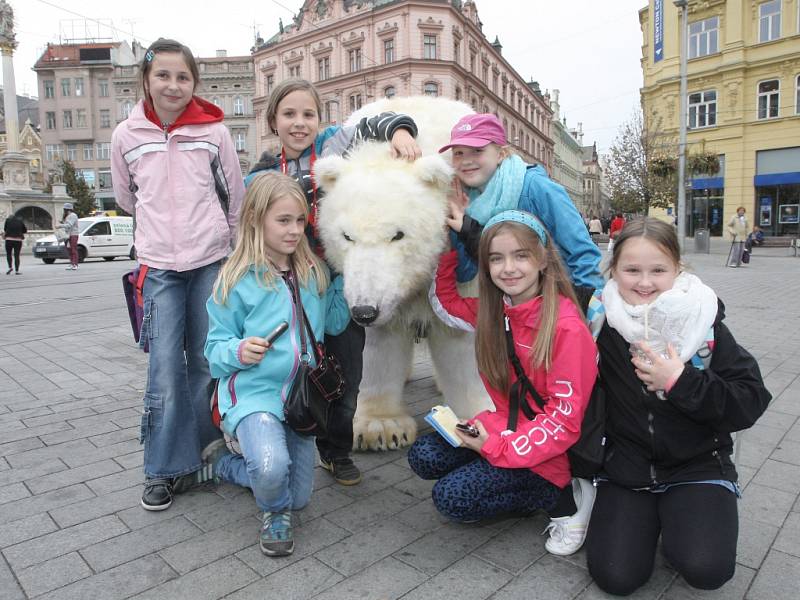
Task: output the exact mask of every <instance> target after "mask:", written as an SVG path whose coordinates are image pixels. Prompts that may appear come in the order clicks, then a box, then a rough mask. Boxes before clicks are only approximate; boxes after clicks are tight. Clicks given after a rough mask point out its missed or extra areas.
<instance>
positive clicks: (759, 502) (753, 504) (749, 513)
mask: <svg viewBox="0 0 800 600" xmlns="http://www.w3.org/2000/svg"><path fill="white" fill-rule="evenodd" d="M796 497H797V494H796V493H794V494H791V493H789V492H782V491H780V490H776V489H774V488H769V487H765V486H763V485H760V484H758V483H756V482H753V483H752V484H750V485H748V486H747V490H746V491H745V492H744V493H743V494H742V499H741V500H740V501H739V507H738V508H739V514H740V515H743V516H746V517H747V518H748V519H752V520H754V521H761V522H762V523H769V524H770V525H774V526H776V527H780V526H781V525H783V521H784V519H786V515H787V514H789V511H790V510H792V505H793V504H794V501H795V498H796Z"/></svg>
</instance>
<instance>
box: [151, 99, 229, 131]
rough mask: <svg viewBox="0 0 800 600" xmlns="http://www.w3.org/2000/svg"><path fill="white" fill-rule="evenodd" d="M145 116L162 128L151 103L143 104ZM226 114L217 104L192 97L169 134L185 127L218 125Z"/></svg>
mask: <svg viewBox="0 0 800 600" xmlns="http://www.w3.org/2000/svg"><path fill="white" fill-rule="evenodd" d="M143 104H144V115H145V117H147V120H148V121H150V122H151V123H154V124H155V125H157V126H158V127H159V129H160V128H161V119H159V118H158V115H157V114H156V111H155V109H154V108H153V105H152V104H150V102H149V101H147V102H143ZM224 117H225V113H223V112H222V109H221V108H219V107H218V106H217V105H216V104H213V103H211V102H209V101H208V100H203V99H202V98H199V97H198V96H192V99H191V100H190V101H189V104H187V105H186V108H184V109H183V112H182V113H181V114H180V115H179V116H178V118H177V119H175V122H174V123H172V124H171V125H170V126H169V127H168V128H167V132H168V133H169V132H171V131H173V130H174V129H177V128H178V127H181V126H183V125H204V124H207V123H218V122H220V121H222V120H223V118H224Z"/></svg>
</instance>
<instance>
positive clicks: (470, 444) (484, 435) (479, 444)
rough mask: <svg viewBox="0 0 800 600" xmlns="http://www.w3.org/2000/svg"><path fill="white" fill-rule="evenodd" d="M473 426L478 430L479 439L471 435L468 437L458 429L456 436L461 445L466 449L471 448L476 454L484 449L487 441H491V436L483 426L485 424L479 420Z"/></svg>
mask: <svg viewBox="0 0 800 600" xmlns="http://www.w3.org/2000/svg"><path fill="white" fill-rule="evenodd" d="M472 424H473V425H474V426H475V427H477V428H478V432H479V435H478V437H472V436H471V435H468V434H466V433H464V432H463V431H460V430H458V429H456V435H457V436H458V437H459V439H460V440H461V444H462V445H463V446H464V447H465V448H469V449H470V450H474V451H475V452H480V451H481V448H483V445H484V444H485V443H486V440H488V439H489V434H488V432H487V431H486V428H485V427H484V426H483V423H481V422H480V421H478V420H477V419H475V420H474V421H473V422H472Z"/></svg>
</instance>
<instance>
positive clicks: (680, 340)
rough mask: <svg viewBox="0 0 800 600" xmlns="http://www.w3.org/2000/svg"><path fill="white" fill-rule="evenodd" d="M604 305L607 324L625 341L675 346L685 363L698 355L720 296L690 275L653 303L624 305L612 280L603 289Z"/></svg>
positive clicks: (714, 315)
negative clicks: (644, 341)
mask: <svg viewBox="0 0 800 600" xmlns="http://www.w3.org/2000/svg"><path fill="white" fill-rule="evenodd" d="M603 306H604V307H605V309H606V318H607V319H608V324H609V325H610V326H611V327H613V328H614V329H616V330H617V331H618V332H619V334H620V335H621V336H622V337H623V338H625V341H627V342H628V343H633V342H640V341H643V340H646V341H648V342H651V343H652V344H653V345H659V343H663V346H664V347H666V344H672V345H673V346H674V347H675V350H676V351H677V352H678V354H679V355H680V357H681V360H682V361H683V362H686V361H688V360H689V359H691V358H692V356H694V355H695V354H696V353H697V351H698V350H699V349H700V347H701V346H702V345H703V342H704V340H705V337H706V334H707V333H708V330H709V328H710V327H711V326H712V325H713V324H714V321H715V320H716V318H717V295H716V294H715V293H714V290H712V289H711V288H710V287H708V286H707V285H705V284H704V283H703V282H702V281H700V279H699V278H698V277H696V276H695V275H692V274H690V273H680V274H679V275H678V276H677V277H676V278H675V283H674V284H673V285H672V289H670V290H667V291H666V292H663V293H662V294H661V295H659V296H658V298H656V299H655V300H654V301H653V302H651V303H650V304H638V305H632V304H628V303H627V302H625V301H624V300H623V299H622V296H621V295H620V293H619V286H618V285H617V282H616V281H614V280H613V279H611V280H609V281H608V283H606V285H605V287H604V288H603ZM645 326H646V332H645Z"/></svg>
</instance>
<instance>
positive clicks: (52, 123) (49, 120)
mask: <svg viewBox="0 0 800 600" xmlns="http://www.w3.org/2000/svg"><path fill="white" fill-rule="evenodd" d="M44 115H45V127H46V128H47V129H55V128H56V113H54V112H46V113H45V114H44Z"/></svg>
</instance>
